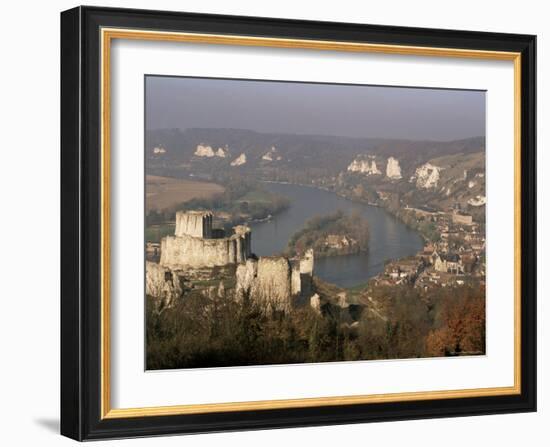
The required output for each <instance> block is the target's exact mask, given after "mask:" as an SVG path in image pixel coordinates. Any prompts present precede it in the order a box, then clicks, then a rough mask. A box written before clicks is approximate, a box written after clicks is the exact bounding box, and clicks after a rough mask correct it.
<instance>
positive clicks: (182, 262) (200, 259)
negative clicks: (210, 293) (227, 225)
mask: <svg viewBox="0 0 550 447" xmlns="http://www.w3.org/2000/svg"><path fill="white" fill-rule="evenodd" d="M212 217H213V215H212V212H210V211H178V212H177V213H176V230H175V232H174V236H166V237H164V238H163V239H162V241H161V246H160V265H161V266H163V267H167V268H170V269H189V268H191V269H199V268H212V267H222V266H227V265H230V264H238V263H240V262H244V261H246V259H248V258H249V257H250V254H251V251H250V250H251V240H250V228H248V227H247V226H244V225H238V226H236V227H234V228H233V231H234V233H233V234H231V235H230V236H226V235H225V232H224V231H223V230H219V229H218V230H216V231H213V230H212Z"/></svg>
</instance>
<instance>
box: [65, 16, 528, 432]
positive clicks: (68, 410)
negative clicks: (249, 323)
mask: <svg viewBox="0 0 550 447" xmlns="http://www.w3.org/2000/svg"><path fill="white" fill-rule="evenodd" d="M103 27H112V28H126V29H127V28H139V29H147V30H163V31H178V32H182V31H184V32H190V33H194V32H196V33H209V34H224V35H247V36H258V37H276V38H292V39H306V40H324V41H327V40H330V41H344V42H368V43H375V44H391V45H407V46H416V47H441V48H460V49H465V50H487V51H506V52H517V53H521V266H522V269H521V315H520V318H521V363H520V364H521V392H520V393H519V394H515V395H505V396H486V397H467V398H460V399H437V400H431V399H430V400H415V401H403V402H391V403H369V404H353V405H333V406H332V405H329V406H317V407H308V408H287V409H270V410H261V411H227V412H218V413H207V414H185V415H170V416H145V417H127V418H124V417H122V418H115V419H108V418H107V419H106V418H102V417H101V414H102V411H101V395H102V393H101V375H100V373H101V361H100V358H101V340H100V333H101V250H100V242H101V212H102V211H101V210H102V207H101V184H100V171H101V160H100V150H99V148H100V136H101V122H100V114H101V91H100V68H99V67H100V59H99V58H100V52H101V41H100V29H101V28H103ZM535 61H536V37H535V36H532V35H519V34H501V33H487V32H470V31H455V30H440V29H421V28H405V27H393V26H379V25H362V24H361V25H360V24H349V23H329V22H314V21H301V20H280V19H271V18H256V17H254V18H252V17H238V16H222V15H207V14H189V13H179V12H165V11H144V10H130V9H111V8H99V7H77V8H74V9H71V10H68V11H65V12H63V13H61V323H62V324H61V433H62V434H63V435H65V436H68V437H70V438H73V439H77V440H93V439H104V438H121V437H140V436H153V435H163V434H185V433H198V432H219V431H234V430H252V429H268V428H283V427H300V426H315V425H329V424H348V423H363V422H374V421H395V420H403V419H418V418H440V417H450V416H469V415H481V414H498V413H514V412H529V411H535V410H536V152H535V139H536V127H535V126H536V115H535V114H536V89H535V87H536V66H535V63H536V62H535Z"/></svg>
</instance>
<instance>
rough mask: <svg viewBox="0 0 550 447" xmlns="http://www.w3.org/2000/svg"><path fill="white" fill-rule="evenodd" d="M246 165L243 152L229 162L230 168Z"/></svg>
mask: <svg viewBox="0 0 550 447" xmlns="http://www.w3.org/2000/svg"><path fill="white" fill-rule="evenodd" d="M244 164H246V154H245V153H244V152H243V153H242V154H241V155H239V156H238V157H237V158H235V160H233V161H232V162H231V166H242V165H244Z"/></svg>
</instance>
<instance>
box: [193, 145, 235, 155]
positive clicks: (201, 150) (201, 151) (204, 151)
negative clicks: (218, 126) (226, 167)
mask: <svg viewBox="0 0 550 447" xmlns="http://www.w3.org/2000/svg"><path fill="white" fill-rule="evenodd" d="M227 152H228V150H227V146H226V147H225V148H222V147H219V148H218V149H217V150H214V149H212V146H206V145H205V144H198V145H197V149H196V150H195V153H194V155H195V156H197V157H206V158H212V157H220V158H225V157H227Z"/></svg>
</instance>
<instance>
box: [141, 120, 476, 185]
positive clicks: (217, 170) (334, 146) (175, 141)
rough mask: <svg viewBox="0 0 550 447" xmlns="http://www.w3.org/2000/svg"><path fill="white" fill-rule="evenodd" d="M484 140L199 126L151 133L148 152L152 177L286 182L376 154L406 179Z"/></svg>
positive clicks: (341, 167) (340, 168)
mask: <svg viewBox="0 0 550 447" xmlns="http://www.w3.org/2000/svg"><path fill="white" fill-rule="evenodd" d="M484 141H485V139H484V138H483V137H476V138H468V139H464V140H457V141H413V140H410V141H409V140H392V139H380V138H348V137H340V136H324V135H288V134H272V133H259V132H254V131H250V130H242V129H207V128H195V129H187V130H180V129H162V130H151V131H148V132H146V135H145V151H146V158H147V170H148V173H151V174H157V175H171V176H178V177H179V176H188V175H189V174H192V175H195V176H207V177H209V178H216V177H220V176H224V175H228V174H229V173H231V172H241V173H243V172H249V173H251V174H252V173H254V175H258V176H260V177H263V178H269V179H282V180H284V179H285V176H288V175H296V176H298V175H301V176H304V175H305V176H310V175H312V176H314V177H323V176H336V175H338V174H339V173H341V172H345V171H346V170H347V168H348V166H349V165H350V164H351V163H352V162H353V161H354V160H356V159H359V160H361V159H362V158H365V157H369V156H370V157H374V158H375V159H377V161H378V164H379V165H380V166H381V168H382V171H384V170H385V169H386V164H387V160H388V158H389V157H394V158H395V159H396V160H398V163H399V167H400V169H401V170H402V175H403V178H405V177H406V176H409V177H410V176H411V175H412V174H413V173H414V172H415V169H416V168H417V166H418V165H421V164H422V163H425V162H427V161H428V160H431V159H434V158H437V157H443V156H447V155H453V154H459V153H460V154H471V153H475V152H480V151H483V150H484V147H485V143H484ZM199 146H200V147H199Z"/></svg>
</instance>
